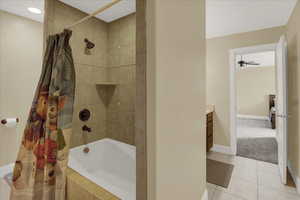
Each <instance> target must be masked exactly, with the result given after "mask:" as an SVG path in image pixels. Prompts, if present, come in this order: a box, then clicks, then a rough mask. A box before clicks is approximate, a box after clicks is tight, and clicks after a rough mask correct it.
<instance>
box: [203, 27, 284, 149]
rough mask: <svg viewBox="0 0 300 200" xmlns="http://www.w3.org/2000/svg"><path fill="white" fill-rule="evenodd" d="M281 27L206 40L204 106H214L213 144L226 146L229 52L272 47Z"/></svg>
mask: <svg viewBox="0 0 300 200" xmlns="http://www.w3.org/2000/svg"><path fill="white" fill-rule="evenodd" d="M284 32H285V27H277V28H271V29H264V30H260V31H254V32H248V33H241V34H235V35H230V36H225V37H219V38H213V39H208V40H207V70H206V78H207V87H206V90H207V93H206V95H207V104H214V105H215V109H216V114H215V134H214V143H215V144H219V145H225V146H229V145H230V132H229V122H230V121H229V113H230V112H229V103H230V102H229V50H230V49H235V48H241V47H247V46H254V45H262V44H269V43H275V42H278V41H279V38H280V36H281V35H283V34H284Z"/></svg>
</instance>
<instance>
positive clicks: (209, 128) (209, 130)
mask: <svg viewBox="0 0 300 200" xmlns="http://www.w3.org/2000/svg"><path fill="white" fill-rule="evenodd" d="M213 118H214V115H213V112H209V113H207V114H206V151H207V152H209V151H210V149H211V148H212V147H213V144H214V124H213V123H214V122H213V121H214V120H213Z"/></svg>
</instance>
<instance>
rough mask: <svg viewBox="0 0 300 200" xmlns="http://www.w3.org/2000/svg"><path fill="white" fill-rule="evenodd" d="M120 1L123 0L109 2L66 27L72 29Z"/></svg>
mask: <svg viewBox="0 0 300 200" xmlns="http://www.w3.org/2000/svg"><path fill="white" fill-rule="evenodd" d="M120 1H122V0H113V1H112V2H111V3H109V4H107V5H105V6H103V7H102V8H100V9H99V10H96V11H95V12H93V13H91V14H90V15H88V16H86V17H84V18H82V19H81V20H79V21H77V22H75V23H73V24H71V25H69V26H67V27H66V29H71V28H72V27H74V26H76V25H78V24H81V23H82V22H85V21H86V20H88V19H90V18H92V17H94V16H96V15H98V14H100V13H101V12H103V11H105V10H106V9H109V8H111V7H112V6H113V5H115V4H117V3H119V2H120Z"/></svg>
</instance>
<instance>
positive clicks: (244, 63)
mask: <svg viewBox="0 0 300 200" xmlns="http://www.w3.org/2000/svg"><path fill="white" fill-rule="evenodd" d="M238 64H239V66H240V67H247V66H248V65H260V63H257V62H254V61H245V60H243V56H241V60H240V61H238Z"/></svg>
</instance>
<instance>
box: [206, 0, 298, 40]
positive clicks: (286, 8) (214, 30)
mask: <svg viewBox="0 0 300 200" xmlns="http://www.w3.org/2000/svg"><path fill="white" fill-rule="evenodd" d="M206 2H207V4H206V24H207V26H206V37H207V38H213V37H220V36H225V35H231V34H235V33H243V32H249V31H255V30H260V29H265V28H271V27H276V26H282V25H285V24H286V23H287V22H288V19H289V17H290V15H291V13H292V11H293V8H294V7H295V5H296V2H297V0H207V1H206Z"/></svg>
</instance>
